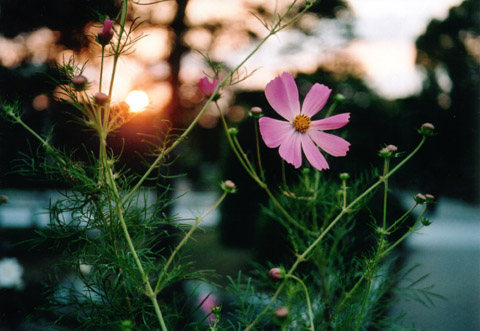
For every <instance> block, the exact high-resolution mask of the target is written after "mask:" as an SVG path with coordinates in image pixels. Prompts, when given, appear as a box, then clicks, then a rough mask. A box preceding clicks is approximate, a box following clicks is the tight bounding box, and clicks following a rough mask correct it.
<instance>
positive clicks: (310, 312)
mask: <svg viewBox="0 0 480 331" xmlns="http://www.w3.org/2000/svg"><path fill="white" fill-rule="evenodd" d="M289 278H292V279H294V280H296V281H297V282H298V283H299V284H300V285H301V286H302V287H303V291H304V292H305V300H306V301H307V309H308V318H309V320H310V328H309V330H311V331H315V324H313V311H312V304H311V302H310V296H309V294H308V289H307V286H305V283H304V282H303V281H302V280H301V279H300V278H298V277H297V276H294V275H290V276H289Z"/></svg>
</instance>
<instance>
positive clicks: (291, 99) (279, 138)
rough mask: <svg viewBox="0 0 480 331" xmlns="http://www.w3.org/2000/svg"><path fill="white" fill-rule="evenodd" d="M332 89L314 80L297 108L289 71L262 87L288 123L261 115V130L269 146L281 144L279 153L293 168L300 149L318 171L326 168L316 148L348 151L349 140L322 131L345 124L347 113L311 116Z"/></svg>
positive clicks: (333, 152) (340, 152) (339, 152)
mask: <svg viewBox="0 0 480 331" xmlns="http://www.w3.org/2000/svg"><path fill="white" fill-rule="evenodd" d="M331 91H332V90H331V89H329V88H328V87H327V86H325V85H322V84H318V83H316V84H315V85H313V87H312V88H311V89H310V91H309V92H308V93H307V95H306V97H305V100H304V101H303V105H302V107H301V108H300V101H299V97H298V89H297V85H296V84H295V80H294V79H293V76H292V75H291V74H289V73H283V74H282V75H281V76H280V77H277V78H275V79H274V80H272V81H270V82H269V83H268V84H267V86H266V88H265V96H266V97H267V100H268V102H269V103H270V106H272V108H273V109H274V110H275V111H276V112H277V113H278V114H279V115H280V116H282V117H283V118H284V119H286V120H287V121H288V122H286V121H282V120H277V119H273V118H270V117H265V116H264V117H262V118H261V119H260V120H259V125H260V133H261V135H262V138H263V140H264V141H265V144H266V145H267V146H268V147H270V148H276V147H279V146H280V148H279V153H280V156H281V157H282V158H283V159H284V160H285V161H286V162H288V163H290V164H292V165H293V166H294V167H295V168H298V167H300V166H301V165H302V150H303V153H304V154H305V156H306V157H307V160H308V161H309V162H310V164H311V165H312V166H313V167H314V168H316V169H318V170H323V169H329V166H328V163H327V161H326V159H325V157H324V156H323V155H322V153H321V152H320V150H319V149H318V147H319V148H320V149H322V150H323V151H325V152H326V153H328V154H330V155H333V156H345V155H346V154H347V151H348V149H349V146H350V143H349V142H348V141H346V140H344V139H342V138H340V137H337V136H334V135H332V134H329V133H326V132H323V131H324V130H333V129H338V128H341V127H343V126H344V125H346V124H347V123H348V121H349V118H350V113H342V114H338V115H335V116H331V117H328V118H324V119H321V120H315V121H312V119H311V118H312V116H314V115H315V114H317V113H318V112H319V111H320V110H321V109H322V108H323V107H324V106H325V104H326V103H327V100H328V97H329V96H330V93H331Z"/></svg>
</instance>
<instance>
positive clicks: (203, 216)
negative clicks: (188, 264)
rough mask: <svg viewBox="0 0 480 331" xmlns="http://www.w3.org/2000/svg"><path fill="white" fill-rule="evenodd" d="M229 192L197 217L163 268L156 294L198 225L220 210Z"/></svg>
mask: <svg viewBox="0 0 480 331" xmlns="http://www.w3.org/2000/svg"><path fill="white" fill-rule="evenodd" d="M227 194H228V193H227V192H224V193H223V194H222V195H221V196H220V198H219V199H218V200H217V201H216V202H215V203H214V204H213V205H212V206H211V207H210V208H209V209H208V210H207V211H206V212H205V213H204V214H203V215H202V216H200V217H197V218H196V219H195V223H194V224H193V226H192V227H191V228H190V230H189V231H188V232H187V234H186V235H185V236H184V237H183V238H182V240H181V241H180V243H178V245H177V247H175V249H174V250H173V252H172V254H170V257H169V258H168V261H167V263H165V266H164V267H163V272H162V274H161V275H160V277H159V278H158V281H157V285H156V286H155V292H158V291H159V289H160V286H161V283H162V281H163V279H164V278H165V276H166V275H167V272H168V268H169V267H170V264H172V262H173V259H174V258H175V256H176V255H177V253H178V252H179V251H180V249H181V248H182V247H183V245H185V244H186V243H187V241H188V240H189V239H190V237H191V236H192V234H193V233H194V232H195V230H196V229H197V227H198V225H199V224H200V223H201V222H202V221H203V220H204V219H205V218H206V217H207V216H208V215H210V213H212V212H213V211H214V210H215V209H217V208H218V206H219V205H220V204H221V203H222V201H223V200H224V199H225V197H226V196H227Z"/></svg>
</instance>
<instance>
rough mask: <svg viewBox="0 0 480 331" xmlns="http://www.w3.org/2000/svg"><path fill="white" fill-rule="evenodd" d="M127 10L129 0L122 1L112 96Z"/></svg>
mask: <svg viewBox="0 0 480 331" xmlns="http://www.w3.org/2000/svg"><path fill="white" fill-rule="evenodd" d="M127 10H128V0H123V2H122V13H121V16H120V32H119V33H118V41H117V47H116V49H115V52H114V55H113V69H112V77H111V78H110V88H109V90H108V96H109V97H110V98H111V97H112V92H113V82H114V81H115V72H116V70H117V63H118V59H119V58H120V53H121V52H120V48H121V45H122V36H123V32H124V31H125V22H126V21H127Z"/></svg>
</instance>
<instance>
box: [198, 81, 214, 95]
mask: <svg viewBox="0 0 480 331" xmlns="http://www.w3.org/2000/svg"><path fill="white" fill-rule="evenodd" d="M217 85H218V80H216V79H215V78H213V81H212V82H210V80H209V79H208V77H202V78H200V80H199V81H198V83H197V87H198V89H199V90H200V92H202V94H203V95H205V96H207V97H209V96H211V95H212V94H213V92H215V90H216V89H217Z"/></svg>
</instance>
